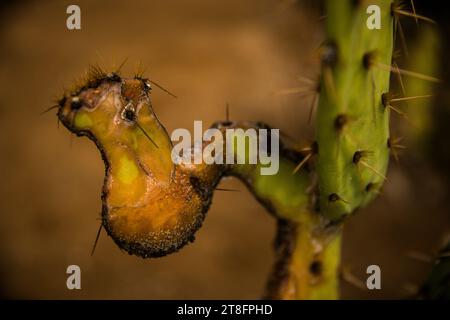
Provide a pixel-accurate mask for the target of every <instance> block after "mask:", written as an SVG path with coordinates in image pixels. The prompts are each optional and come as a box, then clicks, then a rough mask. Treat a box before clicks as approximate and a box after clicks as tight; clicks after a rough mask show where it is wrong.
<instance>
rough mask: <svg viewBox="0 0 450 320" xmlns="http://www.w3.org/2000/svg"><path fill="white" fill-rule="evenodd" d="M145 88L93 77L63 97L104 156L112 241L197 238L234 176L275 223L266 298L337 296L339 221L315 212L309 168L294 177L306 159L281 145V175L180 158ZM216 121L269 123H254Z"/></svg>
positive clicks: (161, 248) (65, 118)
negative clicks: (221, 188)
mask: <svg viewBox="0 0 450 320" xmlns="http://www.w3.org/2000/svg"><path fill="white" fill-rule="evenodd" d="M149 88H150V87H149V82H148V81H147V80H145V79H140V78H138V79H123V78H121V77H120V76H118V75H117V74H109V75H105V74H96V75H95V76H94V78H93V79H90V80H89V81H88V83H87V84H86V85H83V86H82V87H81V88H79V89H76V90H74V91H73V92H72V93H69V94H67V95H66V96H65V97H64V98H63V99H61V101H60V107H59V111H58V117H59V119H60V120H61V122H62V123H63V124H64V125H65V126H66V127H67V128H68V129H69V130H70V131H72V132H73V133H75V134H77V135H79V136H87V137H89V138H90V139H91V140H93V141H94V142H95V143H96V145H97V147H98V148H99V150H100V152H101V154H102V157H103V160H104V162H105V167H106V173H105V180H104V186H103V193H102V201H103V210H102V225H103V227H104V228H105V229H106V230H107V233H108V234H109V235H110V236H111V237H112V238H113V239H114V241H115V242H116V244H117V245H118V246H119V247H120V248H122V249H124V250H126V251H127V252H128V253H130V254H135V255H138V256H141V257H159V256H163V255H166V254H168V253H171V252H174V251H176V250H178V249H180V248H181V247H182V246H184V245H185V244H186V243H188V242H189V241H192V240H193V239H194V233H195V231H196V230H197V229H198V228H199V227H200V226H201V224H202V221H203V219H204V217H205V214H206V212H207V210H208V208H209V205H210V203H211V199H212V195H213V191H214V189H215V187H216V185H217V184H218V182H219V181H220V179H221V178H222V177H223V176H227V175H228V176H236V177H238V178H239V179H240V180H242V181H243V182H244V183H245V184H246V186H247V187H248V188H249V189H250V190H251V192H252V193H253V194H254V195H255V197H256V198H257V199H258V200H259V201H260V202H261V203H262V204H263V205H264V206H265V207H266V208H267V209H268V211H270V212H271V213H272V214H273V215H274V216H275V217H276V218H277V220H278V221H279V223H278V228H279V232H278V233H279V237H278V240H277V244H276V247H277V263H276V265H275V268H274V272H273V276H272V277H271V280H270V281H269V285H268V292H267V294H268V296H270V297H278V298H282V297H283V298H300V297H301V298H336V297H337V289H338V286H337V280H336V279H337V276H336V275H337V268H338V265H339V264H338V260H339V256H340V255H339V252H338V251H339V239H340V237H339V228H335V227H331V228H329V227H328V225H329V223H328V222H327V220H326V219H324V218H323V217H321V216H319V215H317V214H315V213H314V212H313V211H312V210H311V209H310V206H311V204H310V200H309V199H310V194H309V193H308V188H309V187H310V179H309V173H308V170H307V168H306V167H305V168H304V169H303V170H301V172H299V173H298V174H296V175H292V171H293V170H294V168H295V165H296V163H297V162H298V161H299V160H300V159H301V156H300V155H299V154H297V153H295V152H292V151H289V150H287V149H284V147H283V146H281V150H280V154H281V159H280V162H279V171H278V173H277V174H276V175H261V171H260V169H261V168H260V167H261V166H263V165H262V164H213V165H207V164H204V163H202V164H185V163H180V164H174V163H173V161H172V159H171V149H172V143H171V141H170V139H169V136H168V135H167V132H166V130H165V129H164V127H163V126H162V125H161V124H160V123H159V121H158V119H157V117H156V116H155V114H154V112H153V109H152V107H151V102H150V98H149V94H148V92H149ZM213 127H214V128H217V129H218V130H221V131H225V130H226V129H229V128H240V129H244V130H246V129H248V128H255V129H260V128H265V129H269V130H270V128H268V127H267V126H265V125H263V124H261V123H250V122H230V121H224V122H218V123H216V124H214V126H213ZM241 134H244V131H242V132H241ZM233 138H234V139H238V138H239V133H238V134H237V135H236V136H234V137H233ZM244 138H245V137H244ZM246 148H247V149H246V151H245V154H244V155H239V154H237V153H236V156H237V157H239V156H244V157H245V156H246V155H248V154H249V153H250V152H253V151H252V150H251V149H250V148H251V146H250V144H247V146H246ZM244 162H245V161H244ZM238 163H239V161H238ZM245 163H248V162H245ZM286 226H289V227H288V228H289V232H287V233H286V232H285V230H286V228H287V227H286Z"/></svg>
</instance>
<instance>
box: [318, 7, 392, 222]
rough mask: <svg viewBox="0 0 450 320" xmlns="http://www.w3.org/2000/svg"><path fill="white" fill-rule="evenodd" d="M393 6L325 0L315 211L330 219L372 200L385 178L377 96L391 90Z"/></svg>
mask: <svg viewBox="0 0 450 320" xmlns="http://www.w3.org/2000/svg"><path fill="white" fill-rule="evenodd" d="M391 5H392V1H389V0H377V1H375V0H371V1H352V0H340V1H336V0H329V1H327V25H326V34H327V40H326V43H325V44H324V46H323V48H322V51H321V52H322V56H321V58H322V76H321V86H320V88H321V92H320V98H319V99H320V100H319V106H318V111H317V117H316V121H317V123H316V140H317V144H318V157H317V159H318V160H317V171H318V177H319V203H320V210H321V212H322V213H323V214H324V215H325V216H326V217H328V218H330V219H332V220H339V219H342V218H343V217H344V216H346V215H348V214H350V213H352V212H353V211H355V210H356V209H357V208H359V207H360V206H364V205H365V204H367V203H368V202H370V201H371V200H372V199H373V198H374V197H375V196H376V195H377V193H378V191H379V188H380V187H381V185H382V184H383V182H384V180H385V179H386V178H385V174H386V171H387V166H388V159H389V148H388V138H389V108H387V107H386V106H385V105H384V104H383V99H382V97H383V93H386V92H389V77H390V72H389V68H390V65H391V60H392V50H393V26H394V18H393V15H392V13H391ZM369 6H371V8H375V9H373V10H375V11H374V12H375V13H372V11H371V10H368V7H369ZM376 8H379V9H380V10H379V14H380V15H379V18H380V21H379V22H380V25H379V26H380V29H376V28H374V29H372V27H373V26H372V25H371V24H370V23H368V19H376V17H375V16H374V17H371V14H377V12H378V11H377V9H376ZM368 12H369V13H368Z"/></svg>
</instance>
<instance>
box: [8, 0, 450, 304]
mask: <svg viewBox="0 0 450 320" xmlns="http://www.w3.org/2000/svg"><path fill="white" fill-rule="evenodd" d="M312 3H313V1H310V2H307V1H304V2H300V3H299V2H297V1H275V0H247V1H238V0H229V1H208V0H189V1H187V0H186V1H183V0H177V1H164V0H152V1H115V2H114V4H113V3H112V2H110V1H104V0H102V1H90V2H89V1H77V4H78V5H79V6H80V7H81V22H82V29H81V30H74V31H69V30H67V29H66V25H65V22H66V18H67V14H66V8H67V6H68V5H69V4H73V3H72V2H70V3H69V2H65V1H26V2H24V1H22V2H19V3H18V4H15V5H4V6H3V7H2V13H1V22H0V26H1V33H0V41H1V42H0V57H1V59H0V132H1V134H0V148H1V149H0V150H1V157H0V165H1V171H0V172H1V184H0V188H1V189H0V191H1V194H0V197H1V198H0V295H1V296H2V297H4V298H44V299H48V298H56V299H58V298H69V299H72V298H73V299H79V298H97V299H103V298H113V299H119V298H123V299H130V298H135V299H170V298H179V299H185V298H186V299H194V298H206V299H216V298H237V299H241V298H259V297H260V296H261V294H262V291H263V288H264V285H265V281H266V276H267V275H268V272H269V270H270V267H271V263H272V259H273V256H272V248H271V244H272V239H273V236H274V231H275V226H274V223H273V221H272V218H271V217H269V215H268V214H267V213H266V212H265V210H264V209H263V208H262V206H261V205H259V204H258V203H257V202H256V200H255V199H253V198H252V196H251V195H250V194H249V192H248V191H247V190H246V189H245V187H244V186H243V185H242V184H240V183H239V182H238V181H235V180H232V179H231V180H226V181H223V182H222V184H221V186H222V187H228V188H237V189H239V190H241V192H216V194H215V197H214V201H213V205H212V207H211V209H210V211H209V214H208V216H207V218H206V220H205V223H204V226H203V228H202V229H201V230H200V231H199V232H198V233H197V237H196V241H195V242H194V243H193V244H190V245H188V246H186V247H185V248H183V249H182V250H181V251H180V252H179V253H176V254H173V255H170V256H167V257H164V258H159V259H152V260H143V259H141V258H137V257H134V256H129V255H128V254H126V253H123V252H121V251H120V250H119V249H118V248H117V247H116V246H115V245H114V244H113V242H112V241H111V239H109V238H108V237H107V236H106V235H105V233H102V235H101V237H100V241H99V244H98V246H97V250H96V252H95V255H94V256H93V257H91V256H90V250H91V247H92V244H93V242H94V238H95V234H96V231H97V228H98V225H99V220H98V218H99V215H100V209H101V203H100V190H101V185H102V182H103V163H102V161H101V159H100V156H99V154H98V151H97V150H96V148H95V146H94V144H93V143H91V142H90V141H88V140H87V139H86V138H82V139H78V138H76V137H71V136H70V134H69V132H68V131H67V130H66V129H65V128H63V127H61V128H59V129H58V127H57V121H56V117H55V115H54V114H53V112H52V113H48V114H46V115H43V116H40V115H39V113H40V112H41V111H42V110H44V109H45V108H46V107H49V106H50V105H52V103H53V101H54V99H55V98H57V97H58V96H59V95H60V94H62V90H63V88H64V87H65V86H70V84H71V83H72V82H73V81H74V80H75V79H77V78H78V76H80V75H82V74H83V72H84V70H86V68H87V66H88V65H89V64H99V65H100V66H102V67H104V68H106V69H112V68H113V67H114V66H115V67H117V66H118V65H119V64H120V63H121V62H122V61H123V60H124V59H128V60H127V63H126V64H125V66H124V67H123V74H124V75H130V76H132V75H134V73H135V72H136V71H137V64H138V62H142V64H143V65H144V66H145V67H146V68H147V71H146V75H147V76H148V77H150V78H152V79H153V80H155V81H157V82H159V83H161V84H162V85H164V86H165V87H167V88H168V89H169V90H171V91H173V92H174V93H176V94H177V95H178V96H179V99H173V98H171V97H170V96H168V95H166V94H165V93H163V92H162V91H159V90H158V89H156V88H155V89H154V90H153V92H152V97H153V104H154V107H155V112H156V113H157V115H158V116H159V118H160V120H161V122H162V123H163V124H164V125H165V126H166V128H167V129H168V130H169V131H172V130H173V129H175V128H179V127H183V128H188V129H192V125H193V121H194V120H203V121H204V124H205V125H207V124H209V123H212V122H213V121H215V120H218V119H223V118H224V117H225V103H226V102H229V103H230V116H231V118H233V119H242V120H243V119H249V120H262V121H265V122H267V123H269V124H270V125H271V126H273V127H276V128H281V129H282V130H284V131H285V132H287V133H288V134H289V135H290V136H292V137H295V138H296V139H298V141H299V143H300V144H301V143H307V142H308V141H310V139H312V138H313V129H312V127H311V126H308V124H307V115H308V111H309V105H310V103H311V97H298V96H295V95H292V96H276V95H274V94H273V92H274V91H276V90H279V89H282V88H286V87H295V86H299V85H300V84H301V83H300V82H298V80H297V76H299V75H303V76H308V77H311V78H315V77H317V74H318V71H319V64H318V60H317V48H318V47H319V45H320V43H321V41H322V40H323V30H322V24H323V21H321V13H320V10H319V8H318V7H317V6H314V5H312ZM417 153H418V151H417V150H414V148H411V149H408V150H407V151H406V152H405V153H404V154H403V158H402V162H401V163H400V164H399V165H398V164H396V163H394V162H392V165H391V168H390V172H389V181H388V182H387V184H386V187H385V191H384V193H383V195H382V196H381V197H380V198H379V199H378V200H376V201H375V203H374V204H372V205H371V206H369V207H368V208H366V209H364V210H361V212H360V213H359V214H358V215H357V216H355V217H354V218H353V219H351V221H350V222H349V223H348V224H347V225H346V228H345V236H344V249H343V266H344V267H346V268H350V270H351V272H352V274H353V275H354V276H356V277H358V278H360V279H362V280H364V281H365V270H366V267H367V266H368V265H370V264H378V265H380V266H381V270H382V290H379V291H368V290H361V289H358V288H356V287H355V286H353V285H351V284H348V283H346V282H345V281H343V282H342V296H343V298H347V299H348V298H369V299H375V298H403V297H407V296H408V295H410V294H411V293H412V292H413V291H414V287H415V286H417V285H419V284H420V283H421V282H422V281H423V279H424V277H425V276H426V274H427V272H428V270H429V268H430V266H431V265H430V264H429V263H426V262H421V261H418V260H417V259H410V258H408V257H407V253H408V252H410V251H417V252H419V253H423V254H425V255H431V254H433V252H435V250H436V249H437V248H438V246H439V244H440V243H441V240H442V237H443V236H445V234H446V232H448V231H449V230H450V215H449V210H448V208H447V202H448V201H446V196H447V187H446V185H445V184H444V183H443V181H442V179H441V178H440V176H439V173H438V172H437V171H436V170H435V169H434V168H433V166H432V165H430V164H429V163H428V162H427V161H425V160H424V158H423V157H421V156H420V154H419V155H417ZM69 264H77V265H79V266H80V267H81V269H82V290H79V291H77V290H73V291H69V290H67V289H66V277H67V275H66V273H65V271H66V267H67V266H68V265H69Z"/></svg>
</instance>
